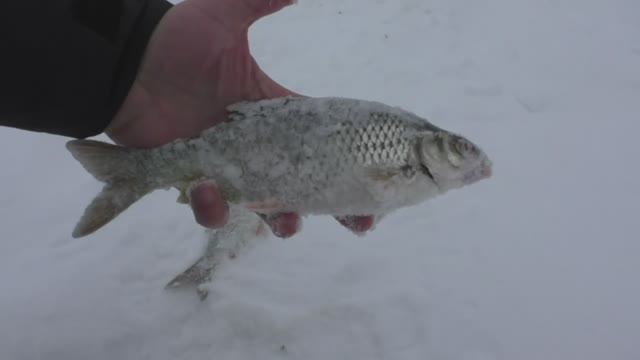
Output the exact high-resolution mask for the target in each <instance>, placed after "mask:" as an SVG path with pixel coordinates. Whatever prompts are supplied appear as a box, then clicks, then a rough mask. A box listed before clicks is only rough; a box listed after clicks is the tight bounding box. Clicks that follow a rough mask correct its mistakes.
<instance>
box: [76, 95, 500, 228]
mask: <svg viewBox="0 0 640 360" xmlns="http://www.w3.org/2000/svg"><path fill="white" fill-rule="evenodd" d="M228 110H229V119H230V120H233V121H229V122H225V123H222V124H219V125H217V126H215V127H212V128H210V129H207V130H205V131H204V132H203V133H202V134H201V135H200V136H199V137H197V138H192V139H181V140H176V141H174V142H172V143H169V144H167V145H164V146H161V147H158V148H155V149H150V150H132V149H125V148H121V147H116V146H113V145H108V146H103V145H99V144H100V143H97V142H87V141H85V140H75V141H73V142H71V143H70V145H69V149H70V150H71V151H72V153H73V155H74V156H75V157H76V158H77V159H78V160H79V161H80V162H81V163H82V164H83V166H84V167H85V168H86V169H87V170H88V171H89V172H91V173H92V174H94V176H96V178H97V179H98V180H100V181H103V182H105V183H106V185H105V190H104V191H103V193H101V194H100V195H99V196H98V197H97V198H96V200H94V204H95V203H97V204H98V205H99V206H93V205H91V206H90V207H89V208H87V210H86V212H85V214H84V215H83V217H82V219H81V221H80V222H79V223H78V225H77V227H76V230H75V231H74V236H84V235H87V234H89V233H91V232H93V231H95V230H97V229H98V228H100V227H101V226H103V225H104V224H106V223H107V222H108V221H110V220H111V219H112V218H113V217H115V216H117V215H118V214H119V213H120V212H121V211H123V210H124V209H126V207H127V206H129V205H130V203H132V202H133V201H135V200H137V198H139V197H140V196H143V195H144V194H146V193H147V192H150V191H152V190H154V189H158V188H168V187H180V186H182V185H183V184H185V183H189V182H192V181H195V180H198V179H203V178H208V179H213V180H214V181H215V182H216V184H217V185H218V187H219V188H220V190H221V192H222V195H223V196H224V197H225V199H227V200H228V201H229V202H230V203H234V204H237V205H240V206H244V207H247V208H250V209H252V210H253V211H256V212H258V213H261V214H269V213H277V212H296V213H299V214H301V215H307V214H317V215H334V216H352V215H381V214H386V213H389V212H392V211H393V210H395V209H398V208H400V207H405V206H410V205H415V204H418V203H420V202H422V201H425V200H427V199H429V198H432V197H434V196H436V195H438V194H442V193H444V192H446V191H448V190H450V189H454V188H458V187H461V186H464V185H468V184H471V183H473V182H476V181H478V180H480V179H483V178H486V177H488V176H490V174H491V162H490V161H489V159H488V158H487V156H486V155H485V154H484V153H483V152H482V151H481V150H480V149H479V148H478V147H477V146H475V145H474V144H472V143H471V142H470V141H468V140H466V139H465V138H463V137H461V136H458V135H455V134H452V133H450V132H447V131H446V130H443V129H440V128H438V127H436V126H434V125H433V124H431V123H429V122H428V121H427V120H425V119H422V118H420V117H418V116H417V115H415V114H413V113H410V112H407V111H404V110H402V109H399V108H396V107H391V106H388V105H384V104H381V103H377V102H371V101H363V100H354V99H344V98H301V97H300V98H296V97H286V98H279V99H271V100H263V101H258V102H242V103H238V104H234V105H231V106H229V108H228ZM98 148H100V149H98ZM97 150H100V151H97ZM115 152H117V153H118V154H120V155H122V156H124V158H122V157H121V156H118V157H114V156H113V155H112V154H111V153H115ZM87 154H89V155H90V156H87ZM114 158H120V159H122V161H120V162H115V161H112V159H114ZM116 168H117V169H116ZM111 172H113V173H124V174H126V175H127V177H118V178H111V177H105V176H101V174H108V173H111ZM114 189H115V190H114ZM127 192H128V193H130V194H131V195H132V196H124V197H121V196H119V194H120V193H122V194H125V193H127ZM122 199H124V200H126V201H125V202H124V203H122V202H119V201H121V200H122ZM104 204H106V205H107V206H103V205H104Z"/></svg>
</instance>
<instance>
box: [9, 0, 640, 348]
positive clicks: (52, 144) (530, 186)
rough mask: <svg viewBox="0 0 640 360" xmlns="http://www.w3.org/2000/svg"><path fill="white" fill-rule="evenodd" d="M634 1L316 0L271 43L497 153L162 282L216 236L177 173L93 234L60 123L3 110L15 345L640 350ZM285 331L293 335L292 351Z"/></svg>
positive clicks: (330, 82)
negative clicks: (422, 198) (367, 211)
mask: <svg viewBox="0 0 640 360" xmlns="http://www.w3.org/2000/svg"><path fill="white" fill-rule="evenodd" d="M639 14H640V3H639V2H637V1H633V0H626V1H625V0H609V1H595V0H582V1H578V0H554V1H550V0H485V1H463V0H430V1H425V0H375V1H374V0H334V1H329V0H301V1H300V3H299V4H298V5H297V6H294V7H291V8H287V9H285V10H283V11H282V12H281V13H279V14H277V15H275V16H272V17H269V18H268V19H264V20H262V21H260V22H259V23H257V24H256V25H255V26H254V28H253V29H252V31H251V40H252V48H253V51H254V53H255V56H256V58H257V59H258V61H259V62H260V64H261V65H262V67H263V68H264V69H265V71H266V72H267V73H269V74H271V75H272V76H273V77H274V78H275V79H277V80H278V81H280V82H282V83H283V84H285V85H286V86H288V87H290V88H292V89H294V90H296V91H298V92H301V93H304V94H307V95H313V96H327V95H329V96H348V97H356V98H363V99H369V100H379V101H383V102H385V103H388V104H391V105H399V106H401V107H404V108H406V109H408V110H411V111H414V112H416V113H418V114H420V115H423V116H425V117H428V118H429V119H430V120H431V121H432V122H433V123H435V124H436V125H438V126H442V127H444V128H447V129H449V130H452V131H455V132H459V133H462V134H463V135H465V136H468V137H469V138H470V139H472V140H473V141H474V142H477V143H478V144H480V145H481V146H482V147H483V148H484V150H485V151H486V152H487V153H488V154H489V156H490V157H491V158H492V160H493V161H494V166H495V167H494V177H493V178H492V179H491V180H489V181H483V182H481V183H478V184H476V185H474V186H471V187H467V188H464V189H461V190H457V191H455V192H451V193H449V194H447V195H445V196H442V197H440V198H437V199H435V200H433V201H431V202H429V203H426V204H424V205H421V206H418V207H414V208H409V209H404V210H402V211H398V212H397V213H395V214H393V215H391V216H389V217H388V218H386V219H385V220H384V221H383V222H382V223H381V224H380V225H379V226H378V228H377V229H376V231H375V232H373V233H371V234H369V235H367V236H365V237H356V236H354V235H352V234H350V233H349V232H348V231H346V230H345V229H343V228H342V227H340V226H338V225H337V224H336V223H335V221H334V220H332V219H330V218H325V217H314V218H307V219H305V225H304V229H303V231H302V233H301V234H300V235H298V236H296V237H294V238H292V239H288V240H280V239H275V238H270V239H265V240H263V242H262V243H261V244H259V245H258V246H256V247H255V248H254V249H253V250H252V251H250V252H249V253H247V254H246V255H245V256H242V257H239V258H238V259H237V260H235V261H234V262H232V263H229V264H227V265H225V266H224V267H222V268H221V269H220V271H219V272H218V273H217V278H216V279H215V282H214V284H213V291H212V293H211V295H210V296H209V298H208V299H207V301H206V302H203V303H201V302H200V301H199V300H198V299H197V297H196V296H195V294H194V293H192V292H167V291H165V290H163V286H164V285H165V283H166V282H167V281H168V280H170V279H171V278H172V277H173V275H175V274H177V273H178V272H180V271H181V270H183V269H184V268H185V267H186V266H188V265H189V264H190V263H191V262H193V261H194V260H195V259H196V258H197V257H198V256H199V254H200V252H201V250H202V248H203V246H204V239H203V236H202V231H201V229H200V228H199V227H198V226H196V225H195V222H194V221H193V219H192V216H191V213H190V210H189V209H188V208H187V207H184V206H180V205H177V204H175V197H176V196H177V194H176V192H175V191H158V192H155V193H153V194H152V195H151V196H148V197H145V198H144V199H143V200H142V201H140V202H138V203H136V204H135V205H134V206H133V207H132V208H130V209H129V210H128V211H127V212H126V213H125V214H123V215H122V216H121V217H119V218H118V219H116V220H115V221H114V222H113V223H111V224H109V226H107V227H106V228H105V229H103V230H101V231H100V232H98V233H97V234H95V235H93V236H91V237H89V238H83V239H72V238H71V236H70V233H71V230H72V228H73V226H74V224H75V222H76V221H77V220H78V218H79V216H80V215H81V213H82V211H83V209H84V207H85V205H86V204H87V203H88V202H89V201H90V199H91V198H92V197H93V196H94V195H95V193H96V192H97V191H98V190H99V188H100V184H98V183H97V182H96V181H95V180H94V179H92V178H91V176H90V175H89V174H87V173H85V172H84V170H83V169H82V168H81V167H80V165H79V164H77V163H76V162H75V161H74V160H72V158H71V156H70V155H69V154H68V153H67V151H66V150H65V149H64V142H65V141H66V140H67V139H64V138H62V137H56V136H50V135H41V134H34V133H27V132H21V131H16V130H12V129H8V128H0V164H1V166H2V171H1V172H0V186H1V189H0V204H1V206H0V286H1V288H0V358H1V359H9V360H13V359H16V360H18V359H20V360H22V359H25V360H26V359H28V360H31V359H47V360H58V359H60V360H72V359H94V360H98V359H109V360H112V359H153V360H161V359H231V360H236V359H241V360H245V359H261V360H264V359H308V360H312V359H323V360H324V359H367V360H369V359H394V360H395V359H438V360H440V359H444V360H449V359H461V360H493V359H508V360H512V359H518V360H528V359H531V360H533V359H540V360H554V359H558V360H567V359H598V360H600V359H629V360H632V359H638V358H640V349H638V346H639V345H638V340H639V339H640V310H638V305H639V304H640V281H638V276H639V270H640V235H639V231H638V222H639V221H640V219H639V217H638V216H639V214H640V202H639V200H640V199H639V196H638V183H639V180H638V176H639V175H640V171H639V170H638V168H639V164H640V161H639V157H638V155H640V151H639V145H638V141H637V139H638V130H639V129H640V125H639V124H638V122H639V121H640V116H639V115H640V21H639V20H638V19H639V17H638V16H639ZM282 345H284V346H285V348H286V350H285V351H282V350H281V346H282Z"/></svg>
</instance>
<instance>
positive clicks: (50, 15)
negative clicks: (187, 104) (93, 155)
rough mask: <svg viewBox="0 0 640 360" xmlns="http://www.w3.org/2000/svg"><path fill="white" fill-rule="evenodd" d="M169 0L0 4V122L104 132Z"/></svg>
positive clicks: (81, 133)
mask: <svg viewBox="0 0 640 360" xmlns="http://www.w3.org/2000/svg"><path fill="white" fill-rule="evenodd" d="M171 6H172V5H171V4H170V3H169V2H167V1H165V0H13V1H5V2H4V3H3V4H2V10H1V11H0V49H1V50H0V125H4V126H11V127H15V128H21V129H25V130H31V131H41V132H48V133H52V134H59V135H65V136H72V137H78V138H82V137H88V136H93V135H97V134H99V133H101V132H102V131H103V130H104V129H105V128H106V126H107V125H108V124H109V122H110V121H111V119H112V118H113V116H114V115H115V113H116V112H117V111H118V108H119V107H120V106H121V104H122V102H123V101H124V98H125V97H126V95H127V93H128V91H129V88H130V87H131V84H132V83H133V80H134V78H135V76H136V73H137V70H138V66H139V65H140V62H141V60H142V56H143V54H144V51H145V48H146V45H147V43H148V41H149V38H150V37H151V33H152V32H153V30H154V28H155V27H156V25H157V24H158V22H159V21H160V19H161V18H162V16H163V15H164V14H165V13H166V12H167V11H168V10H169V9H170V7H171Z"/></svg>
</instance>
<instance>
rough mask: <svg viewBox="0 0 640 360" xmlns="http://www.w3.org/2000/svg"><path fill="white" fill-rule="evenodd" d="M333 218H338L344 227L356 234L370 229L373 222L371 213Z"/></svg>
mask: <svg viewBox="0 0 640 360" xmlns="http://www.w3.org/2000/svg"><path fill="white" fill-rule="evenodd" d="M335 219H336V220H338V222H339V223H340V224H342V225H343V226H344V227H346V228H347V229H349V230H351V231H353V232H354V233H356V234H364V233H365V232H367V231H369V230H371V228H373V225H374V223H375V217H374V216H373V215H366V216H361V215H357V216H356V215H347V216H335Z"/></svg>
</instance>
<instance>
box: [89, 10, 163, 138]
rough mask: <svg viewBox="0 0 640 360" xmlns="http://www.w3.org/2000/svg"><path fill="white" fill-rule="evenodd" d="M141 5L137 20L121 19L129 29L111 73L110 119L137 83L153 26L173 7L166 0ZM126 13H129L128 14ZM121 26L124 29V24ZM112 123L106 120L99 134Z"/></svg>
mask: <svg viewBox="0 0 640 360" xmlns="http://www.w3.org/2000/svg"><path fill="white" fill-rule="evenodd" d="M142 2H143V3H144V4H143V7H142V9H141V11H139V12H135V13H137V18H135V19H123V20H124V21H125V22H130V23H131V25H130V26H128V28H129V30H128V35H125V37H124V38H125V39H126V40H125V43H124V44H123V45H122V52H121V54H120V57H119V60H118V64H117V67H116V69H115V73H114V82H113V86H112V90H111V96H110V101H109V103H110V111H109V113H111V114H112V115H113V116H115V114H116V113H117V112H118V110H119V109H120V107H121V106H122V104H123V102H124V100H125V98H126V97H127V95H128V94H129V90H130V89H131V86H132V84H133V82H134V81H135V79H136V76H137V74H138V70H139V68H140V64H141V63H142V60H143V58H144V54H145V51H146V48H147V44H148V43H149V40H150V39H151V36H152V34H153V32H154V30H155V28H156V26H157V25H158V23H159V22H160V20H161V19H162V17H163V16H164V15H165V13H166V12H167V11H169V9H171V7H172V6H173V5H172V4H171V3H169V2H168V1H166V0H146V1H144V0H142ZM125 13H131V12H128V11H127V12H125ZM123 25H125V27H126V24H123ZM125 31H126V30H125ZM111 120H112V118H111V119H108V122H107V123H106V124H104V126H103V127H102V129H100V131H99V132H102V131H104V129H106V128H107V126H108V125H109V123H110V122H111Z"/></svg>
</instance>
